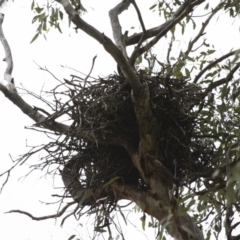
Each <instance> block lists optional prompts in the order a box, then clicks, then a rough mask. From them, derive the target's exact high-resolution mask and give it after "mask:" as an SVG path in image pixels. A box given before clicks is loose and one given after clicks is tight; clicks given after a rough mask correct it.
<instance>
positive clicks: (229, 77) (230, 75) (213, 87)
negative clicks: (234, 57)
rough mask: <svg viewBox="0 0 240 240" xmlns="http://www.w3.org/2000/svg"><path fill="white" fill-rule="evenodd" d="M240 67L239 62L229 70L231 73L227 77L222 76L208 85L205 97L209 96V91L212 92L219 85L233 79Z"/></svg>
mask: <svg viewBox="0 0 240 240" xmlns="http://www.w3.org/2000/svg"><path fill="white" fill-rule="evenodd" d="M239 67H240V63H237V64H236V66H235V67H234V68H233V69H232V70H231V71H230V72H229V74H228V75H227V77H226V78H222V79H220V80H218V81H216V82H212V83H210V84H209V86H208V87H207V89H206V90H205V91H204V93H203V98H204V97H205V96H207V95H208V93H210V92H211V91H212V90H213V89H215V88H216V87H219V86H221V85H223V84H225V83H228V82H230V81H231V80H232V78H233V75H234V73H235V72H236V71H237V70H238V69H239Z"/></svg>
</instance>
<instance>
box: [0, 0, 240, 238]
mask: <svg viewBox="0 0 240 240" xmlns="http://www.w3.org/2000/svg"><path fill="white" fill-rule="evenodd" d="M40 2H41V1H40ZM85 2H87V4H86V5H85V7H86V8H87V9H88V11H89V12H88V13H87V14H86V15H85V16H84V19H85V20H86V21H87V22H89V23H90V24H92V25H94V26H95V28H97V29H98V30H99V31H101V32H104V34H106V35H107V36H110V37H111V36H112V33H111V27H110V21H109V17H108V11H109V9H111V8H112V7H113V6H114V5H115V4H116V3H117V2H118V1H112V0H105V1H104V4H103V3H102V2H99V1H97V0H95V1H94V0H91V1H90V0H88V1H85ZM138 2H139V7H140V9H145V10H146V11H145V12H144V11H143V10H142V13H143V16H144V21H145V24H146V27H147V28H150V27H155V26H157V25H159V24H160V23H161V22H162V21H161V20H160V19H159V17H158V16H157V13H155V14H152V13H151V11H149V10H148V8H149V7H150V6H151V5H152V4H153V3H154V2H155V1H144V0H140V1H138ZM146 2H147V4H146ZM30 4H31V1H15V2H12V1H9V2H8V3H6V4H5V5H4V6H3V9H2V11H1V12H3V13H5V20H4V23H3V28H4V33H5V36H6V38H7V40H8V42H9V45H10V47H11V50H12V55H13V61H14V71H13V77H14V79H15V83H16V86H17V87H19V88H21V87H22V86H24V87H25V88H26V89H28V90H30V91H33V92H36V93H39V92H40V90H41V89H42V88H43V87H44V89H45V90H48V89H51V88H52V87H54V86H55V85H56V84H57V82H56V81H54V80H53V79H52V78H51V77H50V75H49V74H47V73H46V72H43V71H40V70H39V69H38V66H37V65H36V64H35V63H34V62H36V63H37V64H38V65H40V66H42V67H45V66H46V67H47V68H48V69H49V70H50V71H52V72H53V73H54V74H55V75H56V76H57V77H58V78H60V79H62V78H63V77H65V78H68V76H69V74H71V73H73V72H72V71H69V70H66V69H63V68H62V67H60V65H64V66H69V67H72V68H75V69H77V70H79V71H81V72H83V73H86V74H87V73H88V71H89V69H90V67H91V64H92V58H93V57H94V56H95V55H96V54H97V56H98V57H97V59H96V62H95V68H94V72H93V75H95V76H98V75H99V76H101V77H103V76H106V75H108V74H110V73H113V72H114V71H116V63H115V62H114V61H113V59H112V58H111V57H110V55H108V54H106V53H105V51H104V49H103V47H102V46H101V45H100V44H98V43H97V42H96V41H95V40H93V39H91V38H90V37H88V36H87V35H85V34H84V33H82V32H80V31H79V33H78V34H75V32H74V31H71V30H69V28H68V27H67V20H65V22H66V26H65V29H64V28H63V34H60V33H58V32H57V30H56V31H55V30H51V31H50V33H49V34H48V35H47V41H46V40H45V39H44V38H43V37H40V38H39V39H37V40H36V41H35V42H34V43H33V44H29V43H30V41H31V39H32V37H33V36H34V34H35V29H36V26H35V25H34V26H33V25H32V24H31V20H32V16H33V15H32V13H31V11H30ZM142 6H145V8H142ZM130 9H131V11H130V12H124V14H122V15H121V23H122V27H123V32H124V31H125V30H127V29H130V28H131V26H133V23H134V24H135V26H136V29H137V30H138V29H139V23H138V20H137V16H136V13H135V11H134V10H133V8H132V7H131V8H130ZM150 13H151V15H150ZM237 20H239V19H237ZM235 25H236V24H235ZM207 31H208V35H207V36H208V42H210V43H211V42H212V43H214V44H215V45H216V50H217V51H218V53H217V55H216V56H218V55H219V56H220V55H222V54H224V53H226V52H228V51H229V50H230V49H232V48H239V47H240V46H239V45H240V44H239V39H240V35H239V32H238V29H237V26H234V24H233V22H229V21H227V20H226V19H221V18H220V19H219V22H217V25H216V18H215V20H214V21H213V23H212V24H211V26H210V27H209V28H208V29H207ZM223 32H224V33H223ZM191 36H194V35H193V32H192V31H190V32H189V33H188V34H187V35H186V36H185V37H184V38H185V39H189V38H190V37H191ZM185 39H183V37H182V36H179V38H177V39H176V42H175V44H174V50H173V53H176V56H178V53H179V52H178V51H179V49H180V46H184V47H183V50H185V49H186V44H187V40H185ZM159 46H160V47H159V50H158V53H159V55H163V58H164V57H165V56H166V55H165V52H166V51H165V50H166V49H167V47H168V44H167V42H166V39H162V40H161V41H160V43H159ZM174 51H175V52H174ZM4 57H5V55H4V51H3V48H2V46H0V80H2V79H3V72H4V70H5V67H6V65H5V63H4V62H2V61H1V60H2V59H3V58H4ZM18 91H19V92H20V94H21V93H22V91H21V90H18ZM22 96H23V97H24V99H25V100H26V101H27V102H28V103H30V104H32V105H36V106H40V104H41V103H39V102H38V101H37V100H35V99H33V98H32V97H29V96H26V95H25V94H24V95H22ZM0 112H1V116H0V148H1V151H0V173H2V172H3V171H4V170H7V169H8V168H9V167H11V166H12V162H11V158H10V157H9V154H11V156H12V157H13V159H16V158H17V157H18V156H19V155H21V154H23V153H25V152H27V148H26V145H27V144H28V145H36V144H38V143H43V142H44V141H46V138H45V137H44V136H43V135H42V134H41V133H37V132H34V131H31V130H26V129H25V127H28V126H31V125H32V124H33V122H32V120H30V119H29V118H28V117H26V116H25V115H24V114H22V112H21V111H20V110H19V109H18V108H17V107H15V106H14V105H13V104H12V103H11V102H10V101H8V100H7V99H6V98H5V97H4V96H3V94H2V93H0ZM33 161H38V155H36V156H35V159H33ZM28 171H29V169H28V165H27V164H25V165H23V166H22V167H21V168H18V169H16V170H14V171H13V172H12V175H11V178H10V180H9V182H8V184H7V186H5V188H4V190H3V192H2V194H1V195H0V226H1V231H0V239H4V240H5V239H7V240H15V239H18V240H30V239H31V240H40V239H41V240H42V239H45V240H52V239H53V240H56V239H58V240H67V239H68V237H69V236H70V235H72V234H79V235H80V236H85V238H84V239H87V235H86V222H85V221H86V219H80V221H79V222H80V223H81V224H83V227H81V226H79V225H78V224H79V222H77V221H75V220H74V219H73V218H70V219H68V220H67V221H66V223H65V225H64V227H63V228H60V227H59V225H60V221H57V222H55V220H46V221H41V222H36V221H32V220H31V219H30V218H28V217H26V216H24V215H20V214H4V212H6V211H8V210H12V209H20V210H25V211H28V212H30V213H32V214H33V215H35V216H43V215H49V214H53V213H54V212H55V211H56V210H57V208H58V205H57V204H56V205H45V204H42V203H40V201H43V202H53V201H54V200H55V199H54V198H51V195H52V194H54V193H59V190H57V189H53V186H54V187H62V186H63V185H62V182H61V180H60V179H57V180H56V181H55V182H54V183H53V181H52V179H51V178H45V177H43V176H44V172H42V173H41V172H33V173H32V174H31V175H30V177H28V178H26V179H24V178H22V177H23V176H24V175H25V174H26V173H27V172H28ZM2 181H3V179H0V183H1V182H2ZM90 223H91V222H89V224H90ZM134 224H135V225H138V226H139V229H141V227H140V221H139V218H137V220H136V221H134ZM128 227H129V229H130V228H131V225H130V224H128ZM131 230H132V228H131ZM128 234H129V235H126V236H129V237H127V239H131V234H134V237H137V234H139V236H138V239H147V236H146V235H142V234H141V233H139V232H138V230H135V231H134V233H129V230H128ZM148 238H149V239H151V238H152V236H150V235H148Z"/></svg>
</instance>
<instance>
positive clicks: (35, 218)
mask: <svg viewBox="0 0 240 240" xmlns="http://www.w3.org/2000/svg"><path fill="white" fill-rule="evenodd" d="M73 204H76V203H75V202H71V203H68V204H67V205H66V206H65V207H63V208H62V210H60V211H59V212H57V213H56V214H52V215H47V216H42V217H35V216H33V215H32V214H30V213H28V212H25V211H21V210H11V211H9V212H6V213H20V214H24V215H27V216H28V217H30V218H31V219H32V220H35V221H42V220H46V219H49V218H58V217H61V216H62V215H63V214H64V213H65V211H66V210H67V209H68V208H69V207H70V206H72V205H73Z"/></svg>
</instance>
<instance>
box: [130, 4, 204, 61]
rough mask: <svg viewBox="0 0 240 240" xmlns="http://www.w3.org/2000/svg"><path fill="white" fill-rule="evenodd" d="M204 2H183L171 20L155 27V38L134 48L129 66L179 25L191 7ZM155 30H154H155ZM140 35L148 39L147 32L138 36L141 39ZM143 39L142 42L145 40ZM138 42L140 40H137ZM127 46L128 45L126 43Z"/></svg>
mask: <svg viewBox="0 0 240 240" xmlns="http://www.w3.org/2000/svg"><path fill="white" fill-rule="evenodd" d="M203 1H204V0H198V1H194V2H193V3H191V4H190V3H189V1H185V2H184V3H183V4H182V5H181V6H180V7H179V8H178V10H177V11H176V12H175V13H174V14H173V16H172V18H171V19H170V20H168V21H166V22H165V23H164V24H162V25H160V26H159V27H157V29H158V31H155V35H154V36H155V38H153V39H152V40H151V41H150V42H149V43H147V44H146V45H145V46H143V47H142V48H136V49H135V50H134V51H133V53H132V55H131V58H130V60H129V62H130V64H131V65H132V64H133V63H134V62H135V61H136V59H137V58H138V57H139V56H141V55H142V54H143V53H144V52H147V51H148V50H149V49H150V48H151V47H153V46H154V45H155V44H156V43H157V42H158V41H159V40H160V39H161V38H162V37H163V36H165V35H166V33H167V32H168V31H170V29H171V28H172V27H173V26H175V25H176V24H177V23H179V22H180V21H181V20H182V19H183V18H184V17H186V16H187V15H188V14H189V13H190V12H191V11H192V10H193V7H194V6H196V5H199V4H201V3H202V2H203ZM155 30H156V28H155ZM142 35H145V36H146V37H144V38H145V39H147V38H149V37H148V36H149V34H148V31H147V32H146V33H144V32H143V33H141V34H140V35H139V36H140V38H139V39H141V38H142ZM150 35H151V36H153V35H152V34H150ZM144 38H143V40H145V39H144ZM139 41H140V40H139ZM127 44H128V43H127Z"/></svg>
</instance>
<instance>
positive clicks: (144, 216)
mask: <svg viewBox="0 0 240 240" xmlns="http://www.w3.org/2000/svg"><path fill="white" fill-rule="evenodd" d="M140 220H141V221H142V229H143V230H144V231H145V225H146V214H145V213H143V216H142V217H141V218H140Z"/></svg>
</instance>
